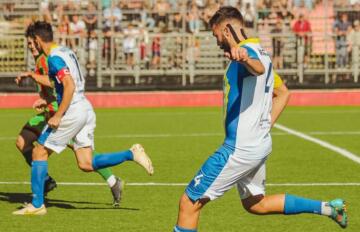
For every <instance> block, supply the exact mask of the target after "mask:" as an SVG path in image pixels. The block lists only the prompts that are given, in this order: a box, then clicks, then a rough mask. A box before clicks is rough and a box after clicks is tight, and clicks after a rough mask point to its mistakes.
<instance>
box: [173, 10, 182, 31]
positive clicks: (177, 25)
mask: <svg viewBox="0 0 360 232" xmlns="http://www.w3.org/2000/svg"><path fill="white" fill-rule="evenodd" d="M172 26H173V28H174V31H176V32H180V31H181V29H182V27H183V25H182V15H181V13H180V12H176V13H175V14H174V17H173V20H172Z"/></svg>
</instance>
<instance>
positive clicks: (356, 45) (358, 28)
mask: <svg viewBox="0 0 360 232" xmlns="http://www.w3.org/2000/svg"><path fill="white" fill-rule="evenodd" d="M349 51H350V52H351V54H352V62H353V66H354V62H355V61H359V57H360V21H359V20H355V22H354V29H353V30H352V31H351V32H350V34H349Z"/></svg>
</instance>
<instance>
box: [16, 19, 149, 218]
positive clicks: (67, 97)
mask: <svg viewBox="0 0 360 232" xmlns="http://www.w3.org/2000/svg"><path fill="white" fill-rule="evenodd" d="M34 34H35V44H36V45H37V47H39V48H40V50H41V51H43V52H44V53H45V55H47V57H48V67H49V77H48V78H46V76H39V75H36V74H34V73H27V75H29V76H31V77H32V78H33V79H34V80H35V81H36V82H38V83H41V84H43V85H45V86H51V81H53V82H54V84H55V90H56V96H57V102H58V104H59V108H58V110H57V111H56V113H55V114H54V115H53V116H52V117H51V118H50V119H49V120H48V122H47V123H48V125H47V126H46V127H45V128H44V130H43V132H42V134H41V135H40V137H39V139H38V144H36V146H35V148H34V149H33V153H32V158H33V162H32V167H31V190H32V193H33V199H32V203H30V204H27V205H26V206H25V207H24V208H22V209H20V210H17V211H14V212H13V214H15V215H44V214H46V212H47V211H46V207H45V205H44V196H43V189H44V179H45V177H46V173H47V169H48V163H47V159H48V157H49V155H50V154H51V153H52V152H54V151H55V152H56V153H61V152H62V151H63V150H64V149H65V148H66V146H67V144H68V142H69V141H71V140H73V141H74V151H75V156H76V158H77V163H78V166H79V168H80V169H82V170H83V171H86V172H91V171H96V170H99V169H101V168H107V167H110V166H114V165H117V164H120V163H122V162H124V161H129V160H131V161H135V162H136V163H138V164H139V165H141V166H142V167H143V168H144V169H145V170H146V171H147V173H148V174H149V175H152V174H153V172H154V169H153V166H152V163H151V160H150V158H149V157H148V156H147V154H146V153H145V151H144V148H143V147H142V146H141V145H140V144H135V145H133V146H132V147H131V148H130V149H129V150H126V151H120V152H114V153H111V154H98V155H96V156H94V157H93V149H94V130H95V126H96V123H95V121H96V116H95V113H94V110H93V108H92V106H91V104H90V102H89V101H88V100H87V98H86V97H85V95H84V85H85V80H84V77H83V75H82V73H81V70H80V67H79V64H78V61H77V58H76V55H75V54H74V52H73V51H71V50H70V49H69V48H67V47H62V46H58V45H57V44H56V43H54V41H53V31H52V27H51V25H50V24H49V23H47V22H40V21H37V22H35V23H34ZM50 80H51V81H50Z"/></svg>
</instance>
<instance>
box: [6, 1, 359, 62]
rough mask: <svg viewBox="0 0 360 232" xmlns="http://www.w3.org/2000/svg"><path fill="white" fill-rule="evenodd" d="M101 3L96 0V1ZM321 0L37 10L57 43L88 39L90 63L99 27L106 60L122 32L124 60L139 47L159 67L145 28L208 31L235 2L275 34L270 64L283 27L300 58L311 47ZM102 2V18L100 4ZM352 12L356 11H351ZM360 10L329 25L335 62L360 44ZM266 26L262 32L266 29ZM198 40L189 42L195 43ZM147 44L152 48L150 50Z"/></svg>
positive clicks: (253, 25)
mask: <svg viewBox="0 0 360 232" xmlns="http://www.w3.org/2000/svg"><path fill="white" fill-rule="evenodd" d="M99 3H100V4H99ZM318 4H323V0H293V1H287V0H257V1H255V0H185V1H183V0H180V1H177V0H119V1H111V0H101V1H100V2H99V1H94V2H92V1H83V0H82V1H80V0H66V1H54V0H42V1H41V3H40V12H41V13H42V18H43V19H44V20H46V21H48V22H51V23H52V24H53V25H54V30H55V32H56V34H57V38H58V39H59V43H61V44H62V45H67V46H70V47H71V48H73V49H74V50H76V49H77V48H78V46H79V43H80V40H81V38H84V39H86V48H87V49H88V51H89V52H88V54H89V55H88V57H89V58H88V66H89V67H91V68H93V67H95V65H96V60H97V57H96V52H95V51H96V50H97V49H99V41H98V36H97V35H98V34H99V33H102V35H103V36H104V41H103V43H102V48H100V49H102V50H103V52H102V55H103V57H104V58H106V59H107V61H108V63H110V60H111V57H110V54H111V53H110V52H109V51H110V50H111V49H113V50H115V54H114V55H113V56H114V57H113V59H116V57H117V48H116V46H113V45H112V40H111V37H112V36H113V35H121V36H123V43H122V49H121V50H122V52H123V53H124V55H125V59H126V64H127V65H128V66H129V67H133V66H134V62H135V61H134V54H135V52H137V51H139V53H140V59H146V58H147V57H149V56H148V55H147V53H149V54H150V56H151V58H150V61H149V65H150V66H152V67H157V66H158V65H159V63H160V53H161V36H154V37H152V41H150V39H149V33H158V34H161V33H169V32H174V33H176V32H186V33H191V34H195V35H196V34H197V33H200V32H201V31H209V30H210V28H209V26H208V22H209V19H210V18H211V16H212V15H213V14H214V13H215V12H216V10H217V9H218V8H219V7H220V6H223V5H231V6H234V7H237V8H238V9H239V10H240V11H241V12H242V15H243V17H244V25H245V27H246V28H247V31H248V33H249V34H254V33H257V34H265V36H267V35H268V34H269V33H270V34H274V35H279V36H274V37H272V41H271V43H272V55H273V60H274V66H275V67H276V68H282V66H283V65H282V63H283V62H282V51H283V47H284V40H283V39H282V37H281V36H280V35H281V34H283V33H293V34H295V35H296V36H297V37H298V38H299V41H301V43H303V46H304V47H305V58H304V63H305V64H306V63H307V62H308V59H309V55H310V53H311V38H310V35H311V32H312V25H311V23H310V21H309V14H310V12H311V11H312V10H313V9H314V8H315V7H316V6H317V5H318ZM328 4H333V5H334V6H335V7H338V8H342V9H350V8H351V9H353V10H354V9H355V12H356V9H358V12H360V1H359V0H334V1H330V0H329V1H328ZM100 7H101V12H102V14H101V20H100V19H99V14H98V12H99V8H100ZM2 8H3V12H4V14H3V19H4V20H7V21H11V20H14V19H15V18H16V17H15V16H13V15H12V14H11V12H13V11H14V3H4V4H3V5H2ZM352 12H354V11H352ZM359 19H360V14H348V13H346V11H345V12H343V13H342V12H340V13H338V14H337V15H336V20H335V23H334V25H332V28H333V33H334V35H335V36H334V39H335V41H336V57H337V65H338V66H339V67H345V66H347V65H348V64H349V61H348V57H349V54H348V53H349V52H350V51H351V49H352V47H353V46H359V43H360V42H359V41H360V34H359V33H360V31H359V27H360V26H359ZM264 32H266V33H264ZM197 43H198V41H196V40H195V41H194V43H193V45H194V46H195V47H196V46H198V44H197ZM148 50H150V51H149V52H148Z"/></svg>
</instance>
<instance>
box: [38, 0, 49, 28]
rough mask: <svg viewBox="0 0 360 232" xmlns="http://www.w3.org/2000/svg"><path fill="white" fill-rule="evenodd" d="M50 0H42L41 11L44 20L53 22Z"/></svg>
mask: <svg viewBox="0 0 360 232" xmlns="http://www.w3.org/2000/svg"><path fill="white" fill-rule="evenodd" d="M49 4H50V1H49V0H42V1H41V2H40V12H41V13H42V14H43V18H44V21H46V22H49V23H51V21H52V18H51V14H50V10H49Z"/></svg>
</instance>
